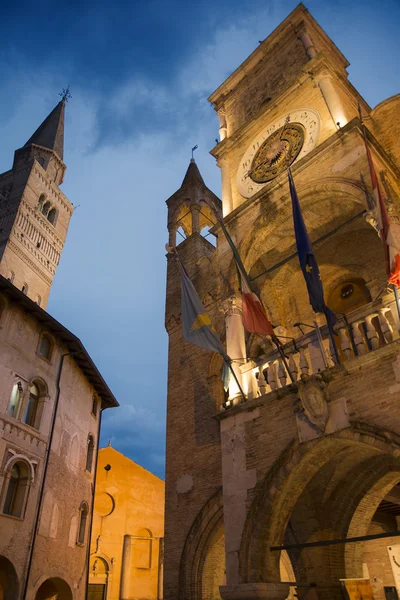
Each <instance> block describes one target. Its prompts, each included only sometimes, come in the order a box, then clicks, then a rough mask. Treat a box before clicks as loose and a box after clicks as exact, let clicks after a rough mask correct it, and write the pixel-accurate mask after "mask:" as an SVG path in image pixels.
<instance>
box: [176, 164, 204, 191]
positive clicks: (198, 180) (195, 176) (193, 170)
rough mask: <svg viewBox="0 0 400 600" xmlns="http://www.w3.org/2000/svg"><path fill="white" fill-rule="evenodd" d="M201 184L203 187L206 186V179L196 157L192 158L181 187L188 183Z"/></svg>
mask: <svg viewBox="0 0 400 600" xmlns="http://www.w3.org/2000/svg"><path fill="white" fill-rule="evenodd" d="M196 184H197V185H200V186H201V187H206V185H205V183H204V180H203V178H202V176H201V174H200V171H199V168H198V166H197V165H196V161H195V160H194V158H191V159H190V163H189V166H188V169H187V171H186V175H185V177H184V178H183V181H182V185H181V188H183V187H184V186H186V185H196Z"/></svg>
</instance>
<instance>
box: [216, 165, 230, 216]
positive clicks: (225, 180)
mask: <svg viewBox="0 0 400 600" xmlns="http://www.w3.org/2000/svg"><path fill="white" fill-rule="evenodd" d="M218 166H219V168H220V169H221V186H222V216H224V217H225V216H226V215H229V213H230V212H232V210H233V200H232V186H231V176H230V173H229V164H228V161H227V159H226V158H220V159H219V160H218Z"/></svg>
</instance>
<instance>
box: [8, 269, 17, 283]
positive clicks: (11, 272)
mask: <svg viewBox="0 0 400 600" xmlns="http://www.w3.org/2000/svg"><path fill="white" fill-rule="evenodd" d="M14 277H15V273H14V271H11V269H10V270H9V271H8V275H7V279H8V281H10V282H11V283H13V281H14Z"/></svg>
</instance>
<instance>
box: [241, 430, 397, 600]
mask: <svg viewBox="0 0 400 600" xmlns="http://www.w3.org/2000/svg"><path fill="white" fill-rule="evenodd" d="M389 439H390V442H387V441H386V440H389ZM399 447H400V442H399V440H398V438H397V436H395V434H393V433H391V432H389V431H384V430H381V429H377V430H374V428H373V427H372V426H370V425H369V426H365V428H364V426H363V425H362V424H358V425H357V427H354V428H351V429H350V428H349V429H346V430H342V431H341V432H339V433H338V434H335V435H333V436H325V437H324V438H321V439H320V440H318V441H317V442H313V443H310V444H308V445H307V444H303V445H302V452H299V451H298V445H296V444H294V445H291V447H290V448H288V450H287V452H286V454H285V457H281V459H280V461H279V465H278V464H277V465H276V466H275V467H273V468H272V469H271V471H270V472H269V473H268V475H267V476H266V478H265V481H264V488H262V489H260V491H259V495H258V497H256V498H255V500H254V503H253V506H252V508H251V510H250V513H249V516H248V519H247V523H246V528H245V532H244V536H243V543H242V550H241V577H242V579H243V580H244V581H278V580H279V579H278V578H279V576H280V558H281V557H280V554H281V553H280V552H279V550H270V548H271V547H277V546H289V545H291V546H293V545H294V546H296V545H297V544H304V543H310V542H311V543H314V542H323V541H325V542H326V541H329V540H342V539H345V538H348V537H357V536H364V535H368V532H369V531H371V530H372V531H375V530H377V528H378V530H380V531H382V529H383V528H386V530H387V528H388V527H389V526H393V525H394V521H393V519H392V522H391V523H389V520H390V519H388V516H387V515H386V516H385V517H383V516H382V515H377V512H381V513H382V512H383V509H384V508H385V506H386V507H387V504H385V502H388V501H389V500H388V494H389V492H390V493H391V494H392V496H389V498H391V500H390V502H392V500H393V499H394V498H397V494H398V491H397V486H396V484H397V483H398V482H399V481H400V458H399V457H398V456H397V454H398V450H399ZM289 465H290V466H289ZM278 482H279V483H278ZM394 486H396V487H395V488H394ZM393 488H394V489H395V490H396V492H393ZM396 502H397V500H396ZM392 504H395V503H394V502H392ZM399 505H400V494H399ZM391 509H392V510H396V511H397V505H396V508H395V509H393V507H391ZM399 512H400V511H399ZM378 517H380V523H379V519H378ZM397 539H399V541H400V538H397ZM392 543H393V540H388V543H387V544H386V542H384V545H385V548H384V551H385V552H387V548H386V546H388V545H390V544H392ZM373 551H374V547H373V546H370V545H368V543H367V544H365V543H363V542H357V543H352V544H328V545H320V544H318V545H317V546H315V547H308V548H298V547H297V548H296V547H295V548H290V549H289V550H288V553H289V557H290V560H291V564H292V567H293V572H294V575H295V577H296V581H298V582H300V583H302V584H308V585H311V584H315V585H316V592H317V597H318V599H319V600H339V599H341V598H342V595H341V590H340V579H345V578H354V577H356V578H362V577H365V576H366V575H365V573H366V569H365V566H363V563H365V562H367V559H366V557H367V558H368V552H370V553H371V552H373ZM364 553H366V554H365V556H364ZM380 556H381V559H380V560H381V563H382V564H383V563H385V565H386V566H385V568H386V567H388V568H390V561H387V559H386V558H383V556H384V552H383V549H382V548H381V554H380ZM399 562H400V561H399ZM370 575H371V577H373V576H375V575H373V574H372V570H371V574H370ZM391 584H392V579H391V578H389V577H388V578H387V580H386V583H385V585H391ZM298 591H300V592H301V593H302V594H303V593H305V592H303V591H302V590H301V589H300V588H299V590H298ZM305 591H306V590H305ZM380 594H381V595H377V596H376V600H384V598H385V596H384V591H383V584H382V586H381V592H380ZM301 597H306V596H303V595H302V596H301Z"/></svg>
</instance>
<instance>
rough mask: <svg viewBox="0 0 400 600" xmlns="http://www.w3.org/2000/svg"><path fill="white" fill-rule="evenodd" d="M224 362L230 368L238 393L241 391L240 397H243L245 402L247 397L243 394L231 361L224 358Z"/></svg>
mask: <svg viewBox="0 0 400 600" xmlns="http://www.w3.org/2000/svg"><path fill="white" fill-rule="evenodd" d="M225 362H226V364H227V365H228V367H229V368H230V370H231V373H232V375H233V378H234V380H235V382H236V385H237V386H238V388H239V391H240V393H241V395H242V398H243V400H244V401H245V402H247V398H246V396H245V394H244V391H243V388H242V386H241V385H240V383H239V379H238V378H237V375H236V373H235V371H234V369H233V367H232V361H231V360H229V361H228V360H226V361H225Z"/></svg>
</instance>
